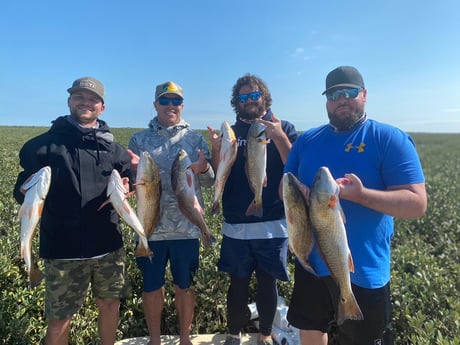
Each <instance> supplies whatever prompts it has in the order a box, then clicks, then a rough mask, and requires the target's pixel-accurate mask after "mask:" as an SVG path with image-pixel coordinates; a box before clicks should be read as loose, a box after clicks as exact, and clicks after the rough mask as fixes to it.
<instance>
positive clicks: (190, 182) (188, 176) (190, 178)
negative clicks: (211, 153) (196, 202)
mask: <svg viewBox="0 0 460 345" xmlns="http://www.w3.org/2000/svg"><path fill="white" fill-rule="evenodd" d="M190 171H191V170H190ZM185 178H186V182H187V185H188V186H189V187H191V186H192V185H193V173H191V174H189V173H186V174H185Z"/></svg>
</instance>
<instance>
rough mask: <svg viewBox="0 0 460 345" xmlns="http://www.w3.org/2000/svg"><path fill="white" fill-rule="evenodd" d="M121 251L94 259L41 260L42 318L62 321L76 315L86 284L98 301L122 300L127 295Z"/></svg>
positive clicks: (129, 290)
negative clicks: (42, 274)
mask: <svg viewBox="0 0 460 345" xmlns="http://www.w3.org/2000/svg"><path fill="white" fill-rule="evenodd" d="M125 262H126V254H125V251H124V249H123V248H120V249H118V250H116V251H114V252H111V253H109V254H107V255H104V256H103V257H100V258H97V259H85V260H49V259H46V260H44V263H45V282H46V292H45V315H46V318H47V319H49V320H64V319H67V318H69V317H72V315H74V314H75V313H77V312H78V310H79V309H80V307H81V305H82V304H83V302H84V299H85V297H86V295H87V291H88V287H89V284H90V283H91V291H92V293H93V296H94V297H96V298H99V299H122V298H125V297H127V296H128V295H129V294H130V293H131V282H130V280H129V277H128V274H127V271H126V264H125Z"/></svg>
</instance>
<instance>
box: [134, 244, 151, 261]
mask: <svg viewBox="0 0 460 345" xmlns="http://www.w3.org/2000/svg"><path fill="white" fill-rule="evenodd" d="M134 255H135V256H146V257H149V258H150V260H152V256H153V252H152V251H151V250H150V248H145V247H144V246H141V244H140V242H139V244H138V245H137V248H136V251H135V252H134Z"/></svg>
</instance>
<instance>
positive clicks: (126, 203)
mask: <svg viewBox="0 0 460 345" xmlns="http://www.w3.org/2000/svg"><path fill="white" fill-rule="evenodd" d="M121 205H122V206H123V209H124V210H125V211H126V213H127V214H131V208H130V207H129V205H128V201H126V199H125V200H123V202H122V204H121Z"/></svg>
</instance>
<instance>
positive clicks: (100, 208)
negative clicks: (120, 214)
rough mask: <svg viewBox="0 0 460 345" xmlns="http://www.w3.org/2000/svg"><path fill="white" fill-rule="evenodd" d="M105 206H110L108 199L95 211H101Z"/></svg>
mask: <svg viewBox="0 0 460 345" xmlns="http://www.w3.org/2000/svg"><path fill="white" fill-rule="evenodd" d="M107 204H110V199H107V200H106V201H104V202H103V203H102V205H101V206H99V208H98V209H97V210H98V211H100V210H102V209H103V208H104V207H105V206H106V205H107Z"/></svg>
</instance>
